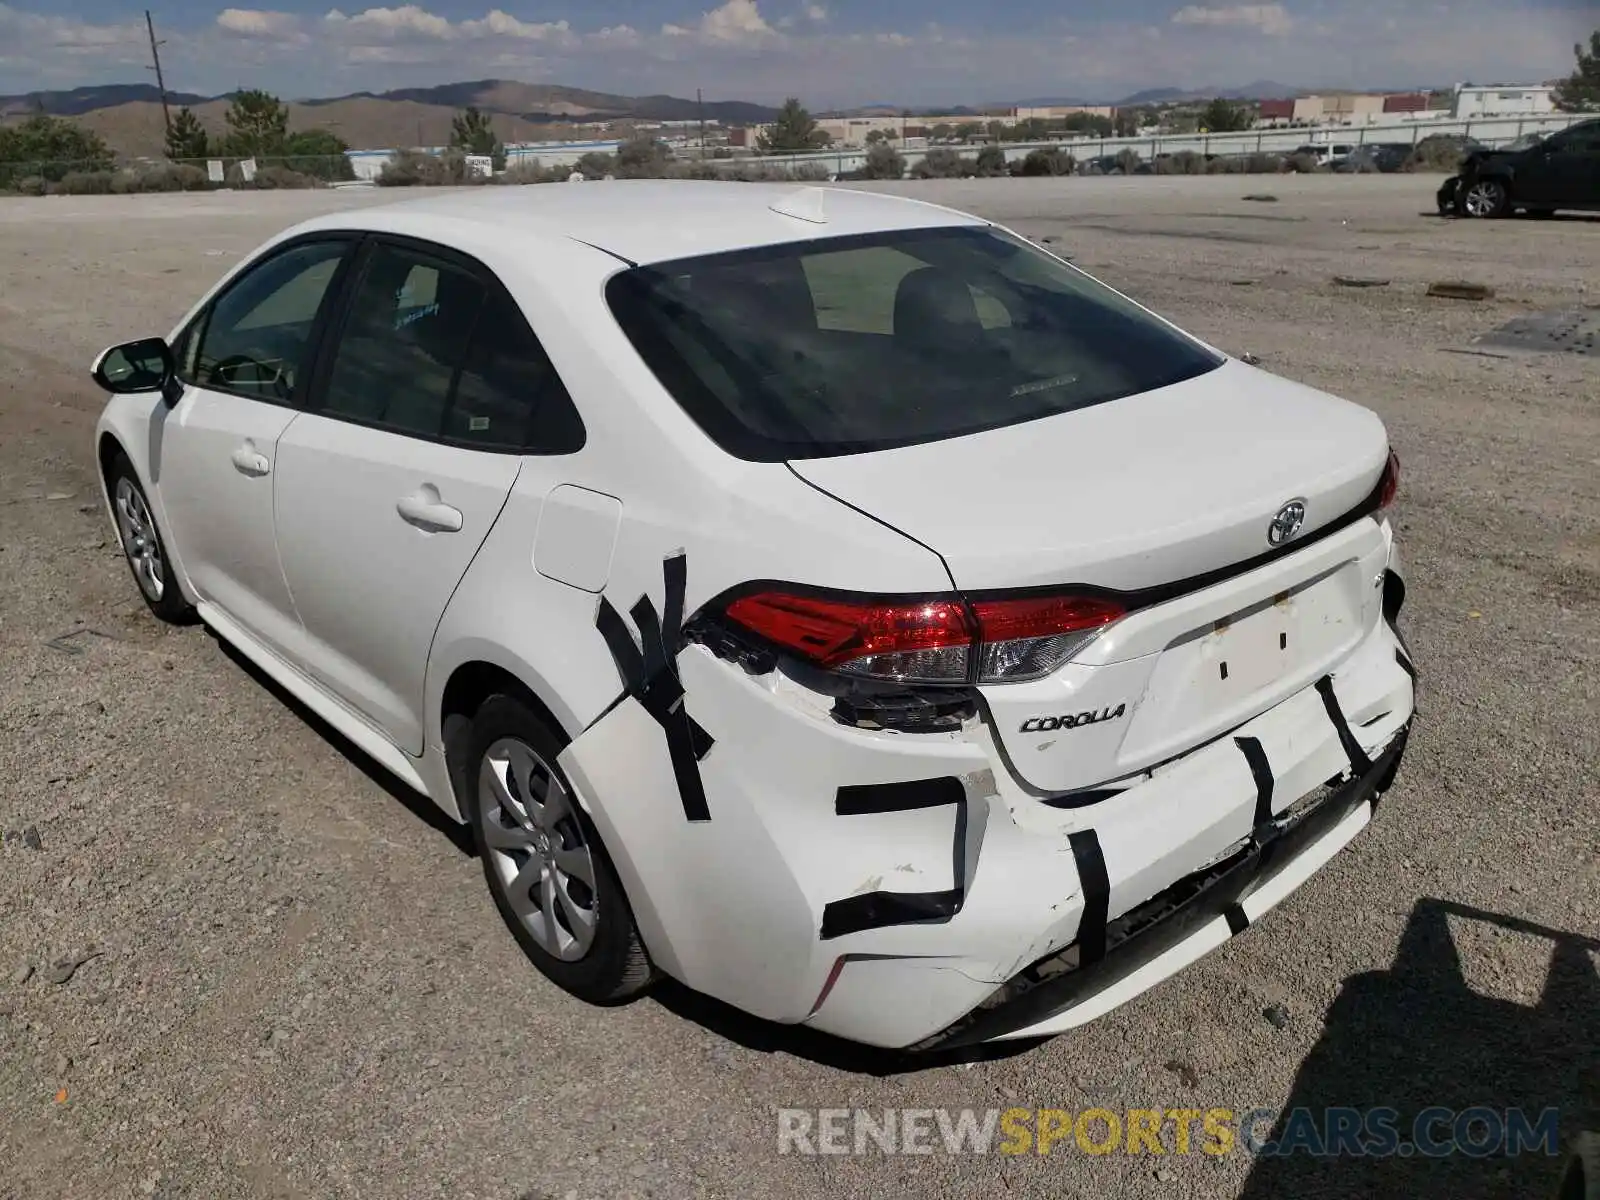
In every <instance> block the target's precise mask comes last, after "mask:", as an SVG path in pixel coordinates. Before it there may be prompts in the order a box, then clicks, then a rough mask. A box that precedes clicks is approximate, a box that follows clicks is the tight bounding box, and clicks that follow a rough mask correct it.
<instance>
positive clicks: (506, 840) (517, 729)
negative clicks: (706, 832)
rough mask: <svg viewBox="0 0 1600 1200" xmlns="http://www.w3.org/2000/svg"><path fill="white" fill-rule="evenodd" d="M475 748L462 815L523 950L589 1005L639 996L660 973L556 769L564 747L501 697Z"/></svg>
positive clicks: (480, 719)
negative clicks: (655, 975) (656, 970)
mask: <svg viewBox="0 0 1600 1200" xmlns="http://www.w3.org/2000/svg"><path fill="white" fill-rule="evenodd" d="M466 744H467V754H466V759H465V762H464V764H463V766H464V770H463V771H462V773H461V776H460V778H461V779H462V780H463V782H464V783H465V784H466V787H465V791H466V792H467V794H466V795H465V796H463V797H461V798H460V799H461V801H462V804H461V808H462V812H463V813H464V814H465V815H466V817H467V820H468V822H469V823H470V824H471V826H472V838H473V842H474V843H475V845H476V846H477V849H478V858H479V860H480V861H481V862H482V863H483V875H484V879H485V881H486V882H487V883H488V885H489V893H490V895H492V896H493V897H494V903H495V907H496V908H498V909H499V910H500V916H501V917H502V918H503V919H504V921H505V923H506V926H507V928H509V929H510V930H511V934H512V936H513V937H515V938H516V939H517V944H518V945H520V946H521V947H522V950H523V952H524V953H525V954H526V955H527V956H528V957H529V958H530V959H532V960H533V965H534V966H536V967H537V968H538V969H539V970H540V972H541V973H543V974H544V975H545V977H546V978H548V979H549V980H550V981H551V982H552V983H554V984H555V985H556V986H557V987H559V988H561V989H563V990H564V991H567V992H570V993H572V994H573V995H574V996H576V997H578V998H579V999H580V1000H584V1001H587V1002H588V1003H590V1004H600V1005H613V1004H620V1003H622V1002H624V1001H626V1000H629V999H631V998H632V997H634V996H636V995H637V994H638V993H640V992H641V991H643V990H644V989H645V988H646V987H647V986H648V985H649V983H650V981H651V979H652V978H653V977H654V974H655V972H654V968H653V967H652V966H651V965H650V958H649V955H647V954H646V953H645V949H644V942H643V941H642V940H641V939H640V937H639V930H638V926H637V925H636V924H635V923H634V919H633V910H632V908H630V907H629V905H628V898H627V896H626V895H624V894H623V891H622V884H621V883H620V882H619V881H618V880H617V873H616V869H615V868H614V867H613V866H612V865H611V859H610V857H609V856H608V855H607V854H606V852H605V847H604V846H602V845H601V843H600V836H599V834H597V833H596V832H595V828H594V824H593V822H591V821H590V820H589V817H588V815H587V814H586V813H585V812H584V811H583V809H582V807H581V806H580V805H579V804H578V803H577V802H576V800H575V799H573V797H572V789H571V787H570V785H569V784H568V783H567V779H566V776H565V775H564V774H563V773H562V771H561V768H560V767H559V766H558V765H557V763H556V759H557V758H558V757H559V756H560V754H561V751H562V749H563V747H564V742H563V740H562V739H560V738H558V737H557V736H556V735H555V733H554V732H553V731H552V730H551V729H549V728H548V727H547V726H546V724H545V722H544V721H543V720H541V719H540V717H539V716H538V715H537V714H536V713H534V711H533V710H532V709H531V708H530V707H529V706H528V705H527V704H526V703H524V702H523V701H522V700H520V699H518V698H517V697H515V696H507V695H495V696H490V697H489V698H488V699H487V700H485V701H484V703H483V705H482V706H481V707H480V708H479V709H478V712H477V715H476V716H474V717H473V719H472V727H471V731H470V733H469V735H468V737H467V739H466ZM508 780H509V786H508V785H507V781H508ZM541 794H542V797H543V803H540V802H539V798H540V796H541ZM585 874H587V875H588V878H587V879H586V878H584V876H585Z"/></svg>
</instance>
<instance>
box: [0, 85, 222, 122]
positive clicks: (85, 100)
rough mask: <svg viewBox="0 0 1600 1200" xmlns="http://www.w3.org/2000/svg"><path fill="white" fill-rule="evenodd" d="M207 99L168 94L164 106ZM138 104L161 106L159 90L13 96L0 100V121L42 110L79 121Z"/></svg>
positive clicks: (105, 88) (144, 87)
mask: <svg viewBox="0 0 1600 1200" xmlns="http://www.w3.org/2000/svg"><path fill="white" fill-rule="evenodd" d="M207 99H209V97H207V96H197V95H195V94H194V93H193V92H168V93H167V102H168V103H169V104H175V105H177V106H179V107H180V108H181V107H182V106H184V105H186V104H202V103H204V102H205V101H206V100H207ZM141 101H144V102H150V103H157V104H159V103H160V102H161V90H160V89H159V88H157V87H156V86H155V84H153V83H110V84H105V85H103V86H100V87H79V88H73V89H71V90H70V91H65V92H25V93H23V94H21V95H16V96H0V117H10V116H16V115H18V114H24V115H25V114H27V113H33V112H38V111H39V110H41V109H43V110H44V111H45V112H47V113H49V114H50V115H51V116H55V117H81V116H82V115H83V114H84V113H86V112H93V111H95V109H98V108H115V107H116V106H117V105H119V104H136V103H139V102H141Z"/></svg>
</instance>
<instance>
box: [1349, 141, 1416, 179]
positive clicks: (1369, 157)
mask: <svg viewBox="0 0 1600 1200" xmlns="http://www.w3.org/2000/svg"><path fill="white" fill-rule="evenodd" d="M1410 158H1411V145H1410V143H1408V142H1371V143H1368V144H1366V145H1361V146H1357V147H1356V148H1355V149H1354V150H1352V151H1351V152H1350V153H1349V154H1347V155H1345V156H1344V157H1343V158H1336V159H1334V160H1333V162H1332V163H1331V164H1330V166H1332V168H1333V170H1334V171H1335V172H1337V173H1338V174H1341V175H1354V174H1383V175H1392V174H1394V173H1395V172H1397V171H1401V170H1404V169H1405V165H1406V163H1407V161H1409V160H1410Z"/></svg>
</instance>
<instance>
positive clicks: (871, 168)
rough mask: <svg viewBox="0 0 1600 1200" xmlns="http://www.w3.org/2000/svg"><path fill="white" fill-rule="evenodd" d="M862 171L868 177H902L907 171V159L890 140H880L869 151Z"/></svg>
mask: <svg viewBox="0 0 1600 1200" xmlns="http://www.w3.org/2000/svg"><path fill="white" fill-rule="evenodd" d="M861 173H862V174H863V175H864V176H865V177H866V178H868V179H900V178H903V177H904V176H905V173H906V160H905V157H904V156H903V155H902V154H901V153H900V151H898V150H896V149H895V148H894V147H893V146H891V145H889V143H888V142H880V143H879V144H878V145H876V146H874V147H873V148H872V149H871V150H868V151H867V165H866V166H865V167H863V168H862V170H861Z"/></svg>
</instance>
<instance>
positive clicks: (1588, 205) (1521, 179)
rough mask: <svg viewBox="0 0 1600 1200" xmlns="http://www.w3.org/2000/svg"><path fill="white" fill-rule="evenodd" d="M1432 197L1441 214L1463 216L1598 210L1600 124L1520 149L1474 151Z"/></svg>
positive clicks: (1571, 128)
mask: <svg viewBox="0 0 1600 1200" xmlns="http://www.w3.org/2000/svg"><path fill="white" fill-rule="evenodd" d="M1436 199H1437V201H1438V205H1439V212H1440V213H1441V214H1445V215H1455V216H1462V217H1480V218H1486V217H1505V216H1510V215H1511V214H1513V213H1517V212H1522V213H1527V214H1528V215H1529V216H1549V215H1550V214H1551V213H1554V212H1556V211H1558V210H1560V209H1579V210H1586V211H1590V212H1594V211H1600V120H1595V121H1584V122H1582V123H1580V124H1577V125H1572V126H1569V127H1568V128H1566V129H1563V130H1562V131H1561V132H1560V133H1553V134H1551V135H1550V136H1549V137H1546V138H1543V139H1541V140H1540V141H1537V142H1534V143H1533V144H1532V145H1528V146H1525V147H1523V148H1522V149H1517V150H1513V149H1510V148H1507V149H1504V150H1487V149H1479V150H1476V151H1474V152H1473V153H1471V154H1469V155H1468V156H1467V158H1466V160H1465V161H1464V162H1463V163H1462V164H1461V170H1460V172H1459V173H1458V174H1457V175H1455V176H1454V177H1452V178H1450V179H1448V180H1446V181H1445V183H1444V185H1443V186H1442V187H1441V188H1440V189H1439V191H1438V194H1437V197H1436Z"/></svg>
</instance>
